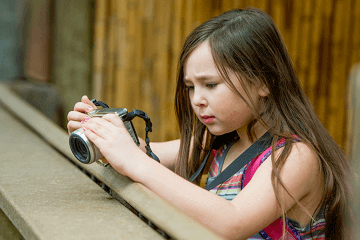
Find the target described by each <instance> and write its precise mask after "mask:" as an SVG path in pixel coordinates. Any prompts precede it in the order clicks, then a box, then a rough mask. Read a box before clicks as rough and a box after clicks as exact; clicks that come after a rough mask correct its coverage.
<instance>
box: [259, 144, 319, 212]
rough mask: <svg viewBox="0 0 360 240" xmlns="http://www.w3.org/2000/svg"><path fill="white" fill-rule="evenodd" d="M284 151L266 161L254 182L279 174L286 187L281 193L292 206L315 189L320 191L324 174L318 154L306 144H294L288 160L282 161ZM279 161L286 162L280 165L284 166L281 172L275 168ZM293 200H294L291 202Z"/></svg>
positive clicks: (280, 149) (276, 153)
mask: <svg viewBox="0 0 360 240" xmlns="http://www.w3.org/2000/svg"><path fill="white" fill-rule="evenodd" d="M284 150H285V148H284V147H282V148H279V149H278V150H276V151H275V153H274V155H273V156H272V155H270V156H269V157H268V158H267V159H266V160H265V162H264V163H263V164H262V165H261V166H260V168H259V169H258V170H259V171H258V172H257V173H255V175H254V181H259V180H260V178H262V177H263V176H264V175H266V176H269V174H271V173H272V172H273V171H274V170H275V171H276V172H278V173H279V176H280V178H281V181H282V183H283V184H284V187H285V189H284V188H283V187H281V189H282V190H280V192H282V191H283V192H282V195H286V196H283V197H284V198H285V199H288V200H289V202H291V204H290V205H292V204H294V203H295V202H296V201H300V200H301V199H302V198H304V197H305V196H307V195H309V194H310V193H312V192H313V191H314V189H315V188H316V189H319V188H318V187H321V186H320V185H321V182H322V177H323V174H322V170H321V163H320V159H319V156H318V154H317V153H316V151H315V150H314V149H312V148H311V147H310V146H309V145H307V144H306V143H304V142H295V143H292V144H291V148H290V149H289V152H288V154H287V157H286V159H285V160H280V155H281V153H283V151H284ZM285 156H286V154H285ZM273 157H275V159H273ZM277 161H284V162H283V164H279V165H280V166H281V165H282V167H281V168H280V170H279V168H277V167H275V166H278V162H277ZM273 163H276V164H273ZM274 168H275V169H274ZM284 190H285V191H284ZM286 192H287V193H286ZM289 193H290V194H289ZM319 194H320V191H319ZM289 197H290V199H289ZM291 198H294V199H292V200H291ZM294 200H295V201H294Z"/></svg>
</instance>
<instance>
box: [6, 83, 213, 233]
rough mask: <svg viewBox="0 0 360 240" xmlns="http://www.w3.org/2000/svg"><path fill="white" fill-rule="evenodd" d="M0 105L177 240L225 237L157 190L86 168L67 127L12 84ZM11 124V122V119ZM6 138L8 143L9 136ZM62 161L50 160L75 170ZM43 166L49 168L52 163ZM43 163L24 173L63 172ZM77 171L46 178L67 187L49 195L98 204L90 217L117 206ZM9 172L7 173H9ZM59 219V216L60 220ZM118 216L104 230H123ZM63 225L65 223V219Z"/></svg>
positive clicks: (94, 167) (107, 219) (110, 218)
mask: <svg viewBox="0 0 360 240" xmlns="http://www.w3.org/2000/svg"><path fill="white" fill-rule="evenodd" d="M0 103H1V104H2V105H3V107H4V108H6V109H7V111H11V112H12V114H14V115H15V116H16V117H17V118H18V119H21V121H22V122H23V124H25V125H28V127H29V128H31V129H32V130H33V131H34V132H35V133H36V135H38V136H39V137H41V138H42V139H44V140H45V142H46V143H47V144H49V145H51V146H52V148H55V149H56V150H57V151H59V152H60V153H61V154H63V155H64V156H66V157H67V158H68V159H70V160H71V161H73V163H75V164H77V165H79V166H80V167H81V168H83V169H85V170H86V171H87V172H89V173H91V175H93V176H95V177H96V178H97V179H99V180H100V181H102V182H104V183H105V184H106V185H107V186H108V187H110V188H111V191H113V192H115V193H116V195H118V196H120V197H121V198H123V199H124V200H126V201H127V202H128V203H129V204H130V205H131V206H132V207H134V208H135V209H136V210H137V211H139V212H140V213H141V214H142V215H144V216H145V217H146V218H148V219H149V220H151V221H152V222H153V223H154V224H156V225H157V226H158V227H159V228H160V229H161V230H163V231H164V232H166V233H167V234H168V235H169V236H170V237H172V238H175V239H219V238H218V237H217V236H215V235H214V234H213V233H211V232H210V231H208V230H207V229H206V228H204V227H203V226H202V225H200V224H199V223H198V222H196V221H194V220H193V219H192V218H190V217H188V216H187V215H186V214H184V213H182V212H181V211H179V210H178V209H176V208H175V207H173V206H172V205H170V204H169V203H168V202H166V201H164V200H163V199H162V198H160V197H158V196H157V195H156V194H154V193H153V192H151V191H150V190H148V189H147V188H145V187H144V186H143V185H141V184H138V183H134V182H132V181H131V180H130V179H128V178H126V177H123V176H122V175H120V174H118V173H117V172H116V171H115V170H114V169H112V168H111V167H108V168H103V167H101V166H99V165H97V164H91V165H84V164H81V163H80V162H79V161H78V160H77V159H76V158H75V157H74V156H73V155H72V153H71V151H70V148H69V146H68V134H67V133H66V132H65V131H64V130H63V129H61V128H60V127H59V126H57V125H55V124H54V123H53V122H51V121H49V119H47V118H46V117H44V116H43V115H42V114H41V113H40V112H39V111H38V110H36V109H35V108H33V107H32V106H30V105H29V104H27V103H26V102H24V101H23V100H22V99H20V98H18V97H16V96H15V95H14V94H13V93H11V92H10V91H9V90H8V89H7V87H6V86H4V85H2V84H0ZM3 112H4V111H3ZM0 115H4V114H3V113H0ZM1 121H2V120H1ZM7 121H9V119H8V120H7ZM10 121H14V120H10ZM19 128H21V127H20V126H19ZM22 130H24V127H22ZM1 131H2V130H1ZM16 131H17V130H16ZM24 131H25V130H24ZM17 133H21V132H18V131H17ZM17 133H16V134H17ZM34 135H35V134H34ZM1 139H3V137H2V138H1ZM24 143H31V144H32V145H31V146H34V145H35V143H34V142H32V140H31V139H27V140H26V141H24ZM12 144H14V143H12ZM15 144H17V147H19V146H21V145H19V144H18V142H15ZM36 145H37V144H36ZM49 149H50V147H49ZM46 151H50V150H46ZM46 151H45V150H44V149H43V150H39V153H40V152H46ZM53 151H54V149H53ZM30 152H34V150H32V151H30ZM59 155H60V154H59ZM35 156H36V155H35ZM60 158H61V160H60V159H57V160H56V159H55V160H54V159H48V161H49V162H50V161H51V162H57V164H61V165H63V164H64V165H66V164H67V165H69V166H71V164H70V162H67V161H64V157H63V156H61V157H60ZM0 159H1V160H0V161H3V157H2V156H1V155H0ZM36 159H37V158H36ZM4 162H6V165H10V166H12V167H11V168H8V170H7V171H9V170H11V169H12V168H15V169H18V168H20V169H21V167H22V166H21V164H18V165H16V164H17V163H16V162H17V161H9V160H4ZM14 162H15V163H14ZM27 162H28V164H30V166H32V164H35V161H34V162H32V161H29V160H28V161H27ZM60 162H61V163H60ZM0 164H1V165H2V164H3V163H1V162H0ZM43 164H45V165H46V162H45V163H43ZM43 164H35V165H34V166H33V167H32V168H28V169H26V170H25V169H23V170H22V171H24V172H23V174H25V175H29V176H31V172H33V171H36V169H38V170H37V171H41V172H44V171H47V172H50V173H54V171H55V170H56V169H60V165H59V166H58V167H55V166H51V167H50V169H49V168H46V170H45V169H44V168H43ZM35 166H37V167H35ZM40 169H41V170H40ZM71 169H76V168H70V169H66V170H65V169H64V171H61V172H62V174H63V175H62V177H60V176H59V177H57V178H55V179H53V178H44V179H40V180H41V182H42V183H44V182H49V183H54V185H57V184H60V185H61V187H60V188H59V189H52V190H51V188H49V189H47V190H48V191H52V193H53V198H52V199H53V200H54V201H55V200H56V199H57V200H59V199H60V200H61V201H60V202H72V201H75V202H78V203H79V204H77V205H76V207H77V208H81V207H82V206H83V207H84V205H82V204H81V203H86V202H87V201H95V203H94V204H95V206H96V207H95V208H94V205H92V204H91V206H92V207H88V208H85V209H83V211H84V214H85V213H87V212H89V211H96V210H95V209H102V207H101V206H102V205H103V204H104V203H106V202H111V201H108V200H107V198H108V197H109V196H108V195H106V193H105V192H104V191H102V190H101V189H100V188H99V187H98V186H97V185H96V184H95V183H94V184H93V185H91V184H87V185H89V186H93V188H90V189H89V190H88V191H86V192H84V190H82V188H81V186H82V184H81V183H80V182H79V181H80V180H79V179H82V177H83V178H84V179H87V180H88V178H85V175H84V174H83V175H82V177H80V176H77V177H73V175H74V174H75V173H74V172H77V173H79V171H75V170H71ZM0 171H1V170H0ZM7 171H5V170H4V172H5V173H6V172H7ZM26 173H27V174H26ZM0 175H1V172H0ZM5 176H6V175H5ZM1 178H3V177H2V175H1ZM4 179H8V180H7V181H10V180H9V179H11V181H13V179H16V177H15V176H8V177H4ZM28 179H29V181H32V183H33V184H34V186H36V187H34V189H33V191H35V192H39V193H44V192H46V191H40V190H38V189H39V188H40V189H41V186H42V185H41V184H39V182H37V181H35V180H33V179H34V178H31V177H30V178H28ZM63 179H65V181H64V182H63V183H60V182H61V181H63ZM66 179H67V180H66ZM0 180H1V181H0V182H1V183H0V192H1V191H2V190H1V187H2V186H3V183H2V179H0ZM54 181H55V182H54ZM56 181H57V182H56ZM83 181H85V180H83ZM55 183H56V184H55ZM69 186H73V187H74V189H72V188H71V189H72V190H71V191H69V189H68V187H69ZM75 189H76V190H75ZM23 190H24V189H23ZM78 191H79V192H78ZM19 194H20V193H19ZM65 195H67V196H66V197H65ZM18 196H22V195H18ZM32 197H34V196H32ZM68 197H73V198H70V199H69V198H68ZM3 198H4V197H3ZM8 199H17V198H16V196H10V197H8ZM3 201H4V200H1V199H0V202H3ZM38 201H40V202H41V203H42V204H41V205H42V206H47V205H52V206H53V207H56V205H55V206H54V204H53V203H52V201H45V200H44V199H42V198H40V199H38ZM44 201H45V202H44ZM57 202H59V201H57ZM110 204H111V203H110ZM114 204H115V203H114ZM116 204H119V203H118V202H116ZM12 205H13V206H14V204H12ZM86 206H89V205H86ZM0 207H1V206H0ZM71 209H72V210H73V211H74V210H75V209H76V208H74V207H73V208H71ZM65 210H66V209H65ZM98 211H99V210H98ZM4 212H5V211H4ZM17 212H18V213H21V211H20V210H18V211H17ZM128 212H129V213H130V211H128ZM5 213H6V212H5ZM6 214H7V215H8V213H6ZM58 214H60V213H58ZM89 214H91V213H89ZM55 215H56V214H54V216H55ZM95 215H97V214H95ZM118 215H119V213H116V214H114V215H111V216H108V217H104V218H103V219H102V222H101V226H104V225H105V226H106V225H107V224H108V223H113V224H115V225H116V226H114V225H112V227H110V229H113V230H114V229H116V228H118V227H119V226H121V224H122V220H121V219H122V218H121V217H118ZM8 216H9V215H8ZM63 216H64V215H63V214H62V215H61V217H59V219H62V218H63ZM24 217H25V216H24ZM24 217H23V219H24ZM64 217H66V216H64ZM9 218H10V219H11V217H9ZM13 219H14V220H15V222H16V219H17V216H16V214H14V217H13ZM13 219H11V221H12V222H14V220H13ZM65 219H68V220H69V221H70V220H71V218H65ZM89 219H93V220H94V222H96V221H97V220H96V218H95V217H89V218H87V220H86V221H84V222H85V223H87V222H89V221H88V220H89ZM114 219H117V220H114ZM61 221H64V219H63V220H61ZM30 222H32V221H30ZM78 224H80V222H78ZM97 224H100V223H99V222H97ZM97 224H95V225H97ZM14 225H15V226H17V227H18V225H21V222H20V221H19V224H18V225H17V224H14ZM34 229H36V228H34ZM62 229H64V228H62ZM97 229H99V228H97ZM107 229H108V228H107ZM70 230H71V228H70V229H69V231H70ZM73 230H74V233H75V232H79V231H80V232H82V231H83V229H78V228H74V229H73ZM113 230H110V231H113ZM84 231H86V230H84ZM20 232H21V231H20ZM22 234H23V233H22ZM129 234H130V233H129ZM34 235H35V233H34ZM117 236H119V235H117ZM122 236H125V237H126V234H125V232H123V234H122ZM129 236H130V235H129ZM116 238H117V239H118V238H119V237H116ZM51 239H52V238H51ZM78 239H79V238H78ZM97 239H101V238H97ZM129 239H139V238H138V237H135V238H130V237H129ZM151 239H154V238H152V237H151Z"/></svg>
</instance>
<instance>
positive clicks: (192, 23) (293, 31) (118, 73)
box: [94, 0, 360, 147]
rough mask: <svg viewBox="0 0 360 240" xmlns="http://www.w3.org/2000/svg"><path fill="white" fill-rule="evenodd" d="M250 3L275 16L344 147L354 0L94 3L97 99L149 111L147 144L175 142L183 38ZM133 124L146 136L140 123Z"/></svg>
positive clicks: (357, 8) (359, 51)
mask: <svg viewBox="0 0 360 240" xmlns="http://www.w3.org/2000/svg"><path fill="white" fill-rule="evenodd" d="M248 6H253V7H257V8H261V9H263V10H264V11H266V12H267V13H268V14H270V15H271V16H272V17H273V19H274V20H275V22H276V24H277V25H278V27H279V29H280V32H281V33H282V35H283V37H284V39H285V43H286V45H287V47H288V50H289V52H290V55H291V58H292V60H293V62H294V64H295V68H296V71H297V73H298V75H299V78H300V80H301V83H302V86H303V88H304V90H305V92H306V94H307V95H308V97H309V98H310V100H311V101H312V102H313V104H314V107H315V110H316V112H317V113H318V115H319V117H320V119H321V121H322V122H323V124H324V125H325V127H326V128H327V129H328V130H329V131H330V133H331V134H332V136H333V137H334V138H335V140H336V141H337V142H338V143H339V144H340V145H341V146H343V147H344V146H345V142H346V92H347V79H348V74H349V71H350V68H351V66H352V65H353V64H354V63H356V62H360V1H359V0H315V1H307V0H272V1H270V0H237V1H236V0H235V1H234V0H231V1H230V0H196V1H195V0H172V1H164V0H96V1H95V29H94V32H95V39H94V41H95V49H94V94H95V97H96V98H97V99H101V100H103V101H106V102H107V103H109V104H110V106H111V107H126V108H128V109H130V110H131V109H132V108H137V109H141V110H143V111H146V112H147V113H148V114H149V116H150V117H151V118H152V120H153V123H154V133H152V134H151V135H150V138H151V140H156V141H163V140H169V139H174V138H176V137H178V136H179V134H178V129H177V127H176V119H175V116H174V110H173V109H174V108H173V98H174V97H173V96H174V87H175V76H176V67H177V61H178V57H179V54H180V51H181V47H182V44H183V42H184V39H185V37H186V36H187V34H189V33H190V32H191V30H193V29H194V28H195V27H196V26H198V25H199V24H200V23H201V22H203V21H206V20H208V19H209V18H211V17H213V16H216V15H218V14H220V13H222V12H224V11H227V10H230V9H232V8H244V7H248ZM135 126H136V128H137V131H138V133H139V135H140V136H142V137H143V136H144V135H143V134H144V131H143V129H144V125H143V123H142V122H141V121H137V122H135Z"/></svg>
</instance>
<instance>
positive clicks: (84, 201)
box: [0, 84, 219, 239]
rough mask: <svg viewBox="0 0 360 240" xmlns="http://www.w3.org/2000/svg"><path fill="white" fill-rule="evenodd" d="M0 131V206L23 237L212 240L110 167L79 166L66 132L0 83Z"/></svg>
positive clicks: (162, 202)
mask: <svg viewBox="0 0 360 240" xmlns="http://www.w3.org/2000/svg"><path fill="white" fill-rule="evenodd" d="M0 126H1V127H0V143H1V151H0V208H1V210H2V211H3V212H4V213H5V215H6V216H7V218H8V219H10V221H11V222H12V223H13V225H14V226H15V227H16V228H17V229H18V231H19V232H20V233H21V235H22V236H23V237H24V238H25V239H164V238H165V239H168V238H172V239H219V238H218V237H217V236H215V235H214V234H213V233H211V232H210V231H208V230H207V229H205V228H204V227H203V226H202V225H200V224H199V223H198V222H196V221H194V220H193V219H192V218H190V217H189V216H187V215H185V214H184V213H182V212H181V211H179V210H178V209H176V208H175V207H173V206H172V205H171V204H169V203H168V202H166V201H164V200H163V199H162V198H160V197H159V196H157V195H156V194H154V193H153V192H151V191H150V190H148V189H147V188H145V187H144V186H143V185H141V184H138V183H134V182H133V181H131V180H130V179H128V178H126V177H124V176H122V175H120V174H118V173H117V172H116V171H115V170H114V169H112V168H111V167H107V168H104V167H101V166H99V165H98V164H91V165H84V164H81V163H80V162H79V161H78V160H77V159H76V158H75V157H74V156H73V154H72V153H71V151H70V148H69V145H68V138H69V136H68V134H67V133H66V132H65V131H64V130H63V129H61V128H60V127H58V126H57V125H56V124H54V123H53V122H51V121H50V120H49V119H47V118H46V117H44V116H43V114H41V113H40V112H39V111H38V110H36V109H35V108H33V107H32V106H30V105H29V104H27V103H26V102H24V101H23V100H22V99H20V98H19V97H17V96H16V95H14V94H13V93H12V92H11V91H9V90H8V88H7V87H6V85H4V84H0ZM89 177H90V178H89ZM99 186H100V187H99ZM104 190H105V191H104ZM0 228H1V222H0Z"/></svg>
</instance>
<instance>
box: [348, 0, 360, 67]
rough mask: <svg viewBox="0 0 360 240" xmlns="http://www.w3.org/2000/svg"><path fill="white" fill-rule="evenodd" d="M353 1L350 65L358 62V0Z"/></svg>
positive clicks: (359, 44) (359, 60)
mask: <svg viewBox="0 0 360 240" xmlns="http://www.w3.org/2000/svg"><path fill="white" fill-rule="evenodd" d="M354 1H355V2H354V9H353V19H352V22H353V26H354V27H353V31H352V35H351V36H350V37H352V42H353V44H352V48H353V50H352V54H351V65H352V64H355V63H357V62H360V1H357V0H354Z"/></svg>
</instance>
